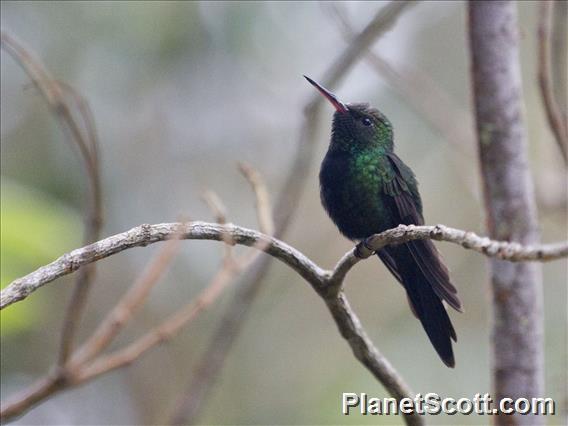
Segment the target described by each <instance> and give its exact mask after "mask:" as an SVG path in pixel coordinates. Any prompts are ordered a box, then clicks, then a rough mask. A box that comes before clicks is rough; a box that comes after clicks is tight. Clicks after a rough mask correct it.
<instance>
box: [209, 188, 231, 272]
mask: <svg viewBox="0 0 568 426" xmlns="http://www.w3.org/2000/svg"><path fill="white" fill-rule="evenodd" d="M201 199H202V200H203V201H204V202H205V204H207V207H209V210H211V212H212V213H213V216H214V217H215V220H216V221H217V223H220V224H221V225H224V224H226V223H227V208H226V207H225V204H223V201H222V200H221V197H219V195H217V193H216V192H215V191H212V190H210V189H207V190H205V191H203V193H202V194H201ZM223 242H224V243H225V244H224V246H223V250H224V253H225V254H224V256H223V257H224V259H225V262H231V261H233V260H232V259H233V246H234V245H235V243H234V242H233V240H232V239H231V236H230V235H228V234H227V235H225V236H224V237H223Z"/></svg>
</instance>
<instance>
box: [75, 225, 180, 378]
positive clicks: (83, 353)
mask: <svg viewBox="0 0 568 426" xmlns="http://www.w3.org/2000/svg"><path fill="white" fill-rule="evenodd" d="M179 248H180V239H179V234H178V235H175V236H174V237H173V238H172V240H170V241H168V242H166V244H165V245H164V246H163V247H162V248H161V250H160V251H159V252H158V253H157V255H156V256H155V258H154V259H153V261H152V262H150V263H149V264H148V265H147V266H146V268H145V269H144V271H143V272H142V274H141V275H140V277H139V278H138V279H137V280H136V281H135V282H134V284H133V285H132V286H131V287H130V289H129V290H128V291H127V292H126V294H125V295H124V296H123V297H122V298H121V299H120V301H119V302H118V304H117V305H116V306H115V307H114V309H113V310H112V311H111V312H110V313H109V314H108V315H107V317H106V318H105V319H104V320H103V321H102V322H101V324H100V325H99V327H98V328H97V330H96V331H95V332H94V333H93V335H92V336H91V337H90V338H89V339H88V340H87V342H85V343H84V344H83V345H82V346H81V347H80V348H79V349H77V351H76V353H75V354H74V355H73V356H72V358H71V362H70V363H71V365H72V366H74V367H76V366H79V365H83V364H85V363H86V362H88V361H90V360H92V359H93V358H94V357H95V356H97V355H98V354H100V353H101V352H102V351H103V350H104V349H105V348H106V347H107V346H108V345H109V344H110V343H111V342H112V341H113V340H114V338H115V337H116V336H117V335H118V333H119V332H120V330H121V329H122V328H123V327H124V326H125V325H126V323H127V322H128V321H129V320H130V319H131V318H132V316H133V315H134V313H135V312H136V311H137V310H138V308H140V306H142V304H143V303H144V302H145V301H146V299H147V298H148V295H149V293H150V290H151V289H152V288H153V287H154V285H155V284H156V283H157V282H158V281H159V280H160V278H161V277H162V275H163V274H164V272H165V271H166V270H167V268H168V266H169V265H170V264H171V262H172V260H173V259H174V258H175V256H176V255H177V254H178V252H179Z"/></svg>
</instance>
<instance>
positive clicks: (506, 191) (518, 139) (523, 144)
mask: <svg viewBox="0 0 568 426" xmlns="http://www.w3.org/2000/svg"><path fill="white" fill-rule="evenodd" d="M468 8H469V38H470V48H471V58H472V73H473V98H474V103H475V115H476V122H477V139H478V145H479V157H480V162H481V176H482V181H483V193H484V200H485V210H486V212H487V228H488V232H489V235H490V236H491V238H495V239H498V240H507V241H516V242H519V243H522V244H534V243H536V242H538V239H539V234H538V224H537V213H536V205H535V198H534V191H533V184H532V180H531V175H530V170H529V167H528V159H527V134H526V129H525V126H524V122H523V112H524V105H523V94H522V88H521V71H520V65H519V34H518V25H517V10H516V4H515V3H514V2H509V1H474V2H470V3H468ZM489 266H490V274H491V283H492V295H493V325H492V327H493V331H492V345H491V346H492V367H493V386H494V390H493V393H494V395H493V397H494V399H497V400H501V399H502V398H513V399H515V398H532V397H542V396H544V395H543V387H544V374H543V371H544V370H543V312H542V276H541V269H540V265H538V264H537V263H532V264H529V263H510V262H504V261H500V260H496V259H491V260H489ZM495 422H496V423H497V424H507V425H508V424H531V425H536V424H542V423H544V418H543V417H535V416H519V415H514V416H506V415H499V416H497V417H495Z"/></svg>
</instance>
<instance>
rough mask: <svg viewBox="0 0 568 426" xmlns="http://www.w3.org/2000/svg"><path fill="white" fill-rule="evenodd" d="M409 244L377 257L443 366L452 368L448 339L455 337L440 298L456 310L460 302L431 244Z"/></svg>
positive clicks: (451, 353)
mask: <svg viewBox="0 0 568 426" xmlns="http://www.w3.org/2000/svg"><path fill="white" fill-rule="evenodd" d="M413 243H414V242H410V243H407V244H402V245H400V246H396V247H387V248H386V249H383V250H381V252H379V253H377V254H378V255H379V257H380V258H381V260H382V261H383V262H384V263H385V265H386V266H387V268H388V269H389V270H390V271H391V272H392V273H393V275H394V276H395V277H396V278H397V280H399V281H400V282H401V283H402V285H403V286H404V288H405V289H406V293H407V295H408V300H409V302H410V305H411V308H412V310H413V312H414V314H415V315H416V316H417V317H418V319H419V320H420V322H421V323H422V326H423V327H424V330H425V331H426V334H427V335H428V338H429V339H430V342H432V345H433V346H434V349H436V352H437V353H438V355H439V356H440V358H441V359H442V361H443V362H444V364H446V365H447V366H448V367H454V366H455V359H454V352H453V349H452V340H454V341H457V336H456V332H455V330H454V327H453V325H452V323H451V321H450V317H449V316H448V313H447V312H446V308H445V307H444V304H443V303H442V299H441V298H444V299H445V300H446V301H448V303H449V304H450V305H451V306H452V307H454V308H455V309H456V310H461V303H460V301H459V299H458V297H457V294H456V290H455V287H454V286H453V285H452V284H451V283H450V279H449V275H448V273H447V269H446V268H445V266H444V265H443V263H442V261H441V260H440V258H439V257H438V253H437V250H436V249H435V247H434V245H433V244H431V242H430V241H428V243H430V244H431V247H430V246H429V244H428V243H426V244H424V242H422V241H419V242H418V241H417V242H416V243H417V244H416V245H413ZM424 245H426V247H424ZM448 299H449V300H448Z"/></svg>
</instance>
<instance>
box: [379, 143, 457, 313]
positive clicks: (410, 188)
mask: <svg viewBox="0 0 568 426" xmlns="http://www.w3.org/2000/svg"><path fill="white" fill-rule="evenodd" d="M387 157H388V159H389V161H390V163H391V165H392V170H393V173H392V176H391V179H387V180H385V183H384V188H383V189H384V193H385V194H386V196H388V197H391V199H392V200H393V201H394V203H386V204H387V205H389V206H393V207H392V208H391V215H392V216H393V219H394V220H395V222H397V223H399V224H404V225H424V218H423V217H422V202H421V200H420V195H419V194H418V184H417V182H416V178H415V177H414V173H412V170H410V168H409V167H408V166H406V165H405V164H404V163H403V162H402V160H401V159H400V158H398V157H397V156H396V154H394V153H391V154H388V156H387ZM407 246H408V248H409V250H410V253H411V254H412V257H413V259H414V261H415V262H416V264H417V265H418V267H419V268H420V270H421V271H422V273H423V274H424V276H425V277H426V278H427V279H428V282H429V283H430V284H431V286H432V289H433V290H434V292H435V293H436V294H437V295H438V297H440V298H441V299H444V300H445V301H446V302H447V303H448V304H449V305H450V306H451V307H452V308H454V309H456V310H457V311H460V312H461V310H462V308H461V302H460V300H459V298H458V296H457V289H456V288H455V287H454V286H453V284H452V283H451V282H450V277H449V273H448V269H447V268H446V266H445V265H444V264H443V262H442V260H441V259H440V254H439V253H438V250H436V247H435V246H434V244H433V243H432V241H431V240H414V241H410V242H408V243H407ZM394 265H395V266H396V264H394ZM392 266H393V265H390V266H389V265H388V264H387V267H389V269H391V272H392ZM396 272H397V273H396V274H394V272H393V274H394V275H395V277H397V276H398V277H399V276H400V273H399V272H398V271H396ZM398 277H397V279H398Z"/></svg>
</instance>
